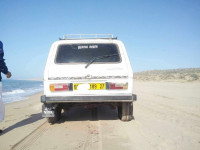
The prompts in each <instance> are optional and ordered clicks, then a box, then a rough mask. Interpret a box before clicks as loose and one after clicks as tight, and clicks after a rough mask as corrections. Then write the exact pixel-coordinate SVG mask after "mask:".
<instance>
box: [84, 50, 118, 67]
mask: <svg viewBox="0 0 200 150" xmlns="http://www.w3.org/2000/svg"><path fill="white" fill-rule="evenodd" d="M112 56H118V54H112V55H103V56H98V57H94V58H93V59H92V60H91V61H90V62H89V63H87V65H86V66H85V68H86V69H87V67H88V66H89V65H90V64H92V63H93V62H95V61H96V60H98V59H103V58H108V57H112Z"/></svg>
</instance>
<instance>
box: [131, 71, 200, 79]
mask: <svg viewBox="0 0 200 150" xmlns="http://www.w3.org/2000/svg"><path fill="white" fill-rule="evenodd" d="M134 79H136V80H143V81H162V80H164V81H165V80H169V81H200V68H187V69H170V70H151V71H143V72H136V73H134Z"/></svg>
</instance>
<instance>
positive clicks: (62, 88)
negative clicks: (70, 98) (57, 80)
mask: <svg viewBox="0 0 200 150" xmlns="http://www.w3.org/2000/svg"><path fill="white" fill-rule="evenodd" d="M49 89H50V91H51V92H54V91H68V90H69V84H50V85H49Z"/></svg>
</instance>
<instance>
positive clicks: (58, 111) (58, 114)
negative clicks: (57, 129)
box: [47, 107, 61, 124]
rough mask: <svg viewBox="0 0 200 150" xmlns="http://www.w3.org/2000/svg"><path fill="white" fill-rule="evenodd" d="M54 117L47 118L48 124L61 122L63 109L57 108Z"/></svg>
mask: <svg viewBox="0 0 200 150" xmlns="http://www.w3.org/2000/svg"><path fill="white" fill-rule="evenodd" d="M54 114H55V116H54V117H49V118H47V121H48V123H51V124H54V123H56V122H57V121H58V120H60V118H61V108H60V107H56V108H55V110H54Z"/></svg>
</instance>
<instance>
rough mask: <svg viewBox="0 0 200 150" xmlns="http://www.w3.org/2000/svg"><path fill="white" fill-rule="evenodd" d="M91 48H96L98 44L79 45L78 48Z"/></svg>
mask: <svg viewBox="0 0 200 150" xmlns="http://www.w3.org/2000/svg"><path fill="white" fill-rule="evenodd" d="M88 48H89V49H92V48H98V45H79V46H78V49H88Z"/></svg>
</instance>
